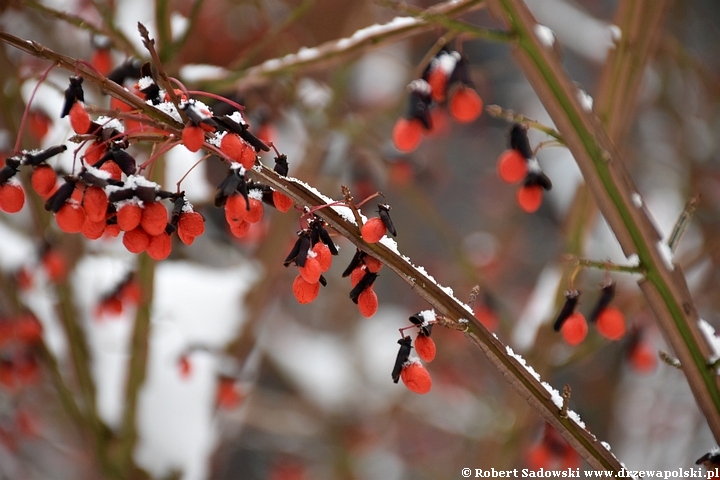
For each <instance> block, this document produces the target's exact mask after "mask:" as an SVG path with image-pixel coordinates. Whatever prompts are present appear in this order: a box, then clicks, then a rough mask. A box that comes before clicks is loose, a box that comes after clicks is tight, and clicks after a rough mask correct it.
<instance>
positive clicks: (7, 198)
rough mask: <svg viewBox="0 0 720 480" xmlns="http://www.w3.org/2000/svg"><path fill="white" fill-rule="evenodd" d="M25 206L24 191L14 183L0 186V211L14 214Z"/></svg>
mask: <svg viewBox="0 0 720 480" xmlns="http://www.w3.org/2000/svg"><path fill="white" fill-rule="evenodd" d="M23 205H25V191H23V189H22V187H21V186H20V185H19V184H16V183H9V182H8V183H3V184H2V185H0V210H2V211H3V212H7V213H16V212H19V211H20V210H22V207H23Z"/></svg>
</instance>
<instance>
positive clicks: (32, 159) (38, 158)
mask: <svg viewBox="0 0 720 480" xmlns="http://www.w3.org/2000/svg"><path fill="white" fill-rule="evenodd" d="M65 150H67V146H65V145H55V146H54V147H50V148H47V149H45V150H43V151H42V152H38V153H35V154H32V153H26V154H25V156H24V160H23V163H25V164H26V165H32V166H33V167H37V166H38V165H40V164H41V163H43V162H45V161H46V160H47V159H48V158H50V157H54V156H55V155H58V154H60V153H62V152H64V151H65Z"/></svg>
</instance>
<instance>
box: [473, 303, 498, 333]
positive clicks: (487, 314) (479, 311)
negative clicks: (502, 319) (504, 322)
mask: <svg viewBox="0 0 720 480" xmlns="http://www.w3.org/2000/svg"><path fill="white" fill-rule="evenodd" d="M475 317H476V318H477V319H478V320H480V323H482V324H483V325H485V328H487V329H488V330H490V331H491V332H494V331H495V330H496V329H497V326H498V323H499V322H498V317H497V314H496V313H495V312H493V311H492V310H491V309H489V308H488V307H486V306H480V307H477V308H476V310H475Z"/></svg>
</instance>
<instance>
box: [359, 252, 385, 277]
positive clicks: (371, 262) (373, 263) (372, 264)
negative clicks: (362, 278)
mask: <svg viewBox="0 0 720 480" xmlns="http://www.w3.org/2000/svg"><path fill="white" fill-rule="evenodd" d="M363 262H364V263H365V268H367V271H368V272H370V273H378V272H379V271H380V269H381V268H382V267H383V263H382V262H381V261H380V260H378V259H377V258H375V257H371V256H370V255H367V256H366V257H365V260H363Z"/></svg>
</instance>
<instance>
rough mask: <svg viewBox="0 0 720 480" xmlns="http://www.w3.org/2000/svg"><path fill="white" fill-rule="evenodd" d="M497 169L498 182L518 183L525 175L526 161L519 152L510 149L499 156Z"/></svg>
mask: <svg viewBox="0 0 720 480" xmlns="http://www.w3.org/2000/svg"><path fill="white" fill-rule="evenodd" d="M497 169H498V175H499V176H500V180H502V181H503V182H505V183H518V182H519V181H521V180H522V179H523V178H525V176H526V175H527V172H528V165H527V159H526V158H525V157H523V155H522V153H520V151H518V150H515V149H512V148H511V149H509V150H505V151H504V152H503V153H502V155H500V159H499V160H498V165H497Z"/></svg>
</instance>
